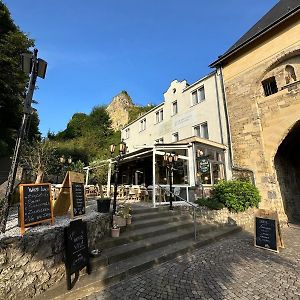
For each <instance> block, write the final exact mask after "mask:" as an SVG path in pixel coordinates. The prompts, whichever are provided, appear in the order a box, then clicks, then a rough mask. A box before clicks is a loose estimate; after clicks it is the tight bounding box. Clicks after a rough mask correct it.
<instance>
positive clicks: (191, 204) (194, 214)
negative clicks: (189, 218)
mask: <svg viewBox="0 0 300 300" xmlns="http://www.w3.org/2000/svg"><path fill="white" fill-rule="evenodd" d="M157 186H158V187H160V188H161V189H162V190H164V191H165V192H168V193H170V194H172V195H173V196H175V197H177V198H179V199H180V200H182V201H184V202H185V203H186V204H187V205H188V206H192V207H193V221H194V239H195V241H196V240H197V225H196V208H198V205H197V204H195V203H193V202H190V201H188V200H186V199H184V198H182V197H180V196H178V195H175V194H174V193H173V192H172V191H169V190H167V189H166V188H164V187H163V186H161V185H159V184H158V185H157Z"/></svg>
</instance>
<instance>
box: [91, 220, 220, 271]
mask: <svg viewBox="0 0 300 300" xmlns="http://www.w3.org/2000/svg"><path fill="white" fill-rule="evenodd" d="M215 229H216V226H212V225H201V227H200V228H199V229H198V234H204V233H208V232H210V231H212V230H215ZM193 236H194V231H193V230H191V229H190V228H188V229H183V230H179V231H174V232H171V233H167V234H163V235H155V236H153V237H150V238H147V239H143V240H140V241H137V242H132V243H130V244H124V245H120V246H115V247H112V248H105V249H104V250H103V252H102V253H101V256H100V257H97V258H92V259H91V265H92V268H93V269H94V268H98V267H101V266H106V265H109V264H112V263H114V262H117V261H120V260H122V259H125V258H129V257H130V256H135V255H139V254H141V253H145V252H146V251H149V250H152V249H158V248H160V247H163V246H166V245H168V244H171V243H175V242H177V241H183V240H185V239H188V238H191V237H193Z"/></svg>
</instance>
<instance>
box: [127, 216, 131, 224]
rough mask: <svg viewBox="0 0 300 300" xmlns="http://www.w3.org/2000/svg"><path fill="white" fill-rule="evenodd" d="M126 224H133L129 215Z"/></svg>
mask: <svg viewBox="0 0 300 300" xmlns="http://www.w3.org/2000/svg"><path fill="white" fill-rule="evenodd" d="M126 224H127V225H130V224H131V217H129V218H127V219H126Z"/></svg>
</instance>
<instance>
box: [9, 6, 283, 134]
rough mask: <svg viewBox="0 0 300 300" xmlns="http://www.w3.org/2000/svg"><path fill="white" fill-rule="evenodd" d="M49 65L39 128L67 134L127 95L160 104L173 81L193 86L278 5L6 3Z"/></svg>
mask: <svg viewBox="0 0 300 300" xmlns="http://www.w3.org/2000/svg"><path fill="white" fill-rule="evenodd" d="M4 2H5V4H6V5H7V6H8V8H9V10H10V12H11V15H12V18H13V19H14V21H15V23H16V24H17V25H18V26H19V27H20V28H21V30H22V31H24V32H26V33H27V34H28V35H29V36H30V37H31V38H33V39H35V41H36V47H37V48H38V49H39V57H41V58H43V59H45V60H46V61H47V62H48V70H47V74H46V79H44V80H42V79H39V80H38V87H39V89H38V90H37V91H36V92H35V95H34V99H36V100H37V101H38V102H39V104H38V105H37V106H36V108H37V109H38V112H39V116H40V120H41V122H40V130H41V132H42V133H43V135H46V133H47V131H48V130H51V131H54V132H57V131H59V130H63V129H65V127H66V125H67V122H68V121H69V120H70V119H71V117H72V115H73V114H74V113H76V112H85V113H89V112H90V111H91V109H92V108H93V107H94V106H96V105H101V104H104V105H106V104H108V103H109V102H110V101H111V99H112V98H113V96H115V95H116V94H118V93H119V92H120V91H122V90H126V91H127V92H128V93H129V95H130V96H131V97H132V99H133V101H134V103H136V104H138V105H146V104H147V103H150V102H151V103H153V104H159V103H161V102H162V101H163V93H164V92H165V91H166V90H167V88H168V86H169V84H170V82H171V81H172V80H174V79H178V80H182V79H186V80H187V81H188V82H189V83H192V82H194V81H196V80H198V79H200V78H201V77H202V76H204V75H206V74H207V73H209V72H210V71H211V69H210V68H209V67H208V65H209V64H210V63H211V62H212V61H214V60H215V59H216V58H217V56H218V55H221V54H222V53H223V52H225V51H226V50H227V49H228V48H229V47H230V46H231V45H232V44H233V43H234V42H235V41H236V40H237V39H238V38H239V37H240V36H241V35H243V34H244V33H245V32H246V31H247V30H248V29H249V28H250V27H251V26H252V25H254V23H255V22H256V21H258V20H259V19H260V18H261V17H262V16H263V15H264V14H265V13H266V12H267V11H268V10H269V9H271V7H273V6H274V5H275V4H276V3H277V2H278V1H277V0H264V1H261V0H226V1H224V0H215V1H213V0H211V1H204V0H185V1H182V0H181V1H179V0H172V1H171V0H152V1H146V0H126V1H124V0H86V1H82V0H72V1H71V0H64V1H62V0H51V1H41V0H4Z"/></svg>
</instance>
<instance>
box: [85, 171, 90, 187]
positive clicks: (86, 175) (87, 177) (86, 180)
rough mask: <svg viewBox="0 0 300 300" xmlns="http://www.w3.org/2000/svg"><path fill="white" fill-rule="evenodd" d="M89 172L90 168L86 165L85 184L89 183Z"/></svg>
mask: <svg viewBox="0 0 300 300" xmlns="http://www.w3.org/2000/svg"><path fill="white" fill-rule="evenodd" d="M89 173H90V168H89V167H87V169H86V174H85V185H88V183H89Z"/></svg>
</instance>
